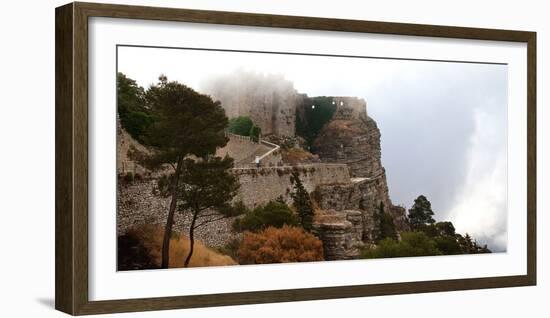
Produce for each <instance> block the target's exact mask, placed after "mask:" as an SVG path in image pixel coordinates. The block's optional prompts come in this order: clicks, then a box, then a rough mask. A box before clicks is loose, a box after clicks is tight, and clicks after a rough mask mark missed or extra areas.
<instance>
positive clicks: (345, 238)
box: [314, 210, 365, 261]
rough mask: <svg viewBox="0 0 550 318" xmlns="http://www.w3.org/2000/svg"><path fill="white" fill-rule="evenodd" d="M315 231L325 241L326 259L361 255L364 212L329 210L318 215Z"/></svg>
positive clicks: (324, 251)
mask: <svg viewBox="0 0 550 318" xmlns="http://www.w3.org/2000/svg"><path fill="white" fill-rule="evenodd" d="M314 227H315V231H316V232H317V233H318V235H319V237H320V239H321V241H323V253H324V256H325V260H327V261H331V260H343V259H354V258H358V257H359V253H360V251H361V247H363V246H364V245H365V244H364V243H363V238H362V236H363V218H362V212H361V211H357V210H344V211H335V210H327V211H324V212H323V213H322V214H321V215H317V216H316V222H315V223H314Z"/></svg>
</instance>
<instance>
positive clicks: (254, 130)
mask: <svg viewBox="0 0 550 318" xmlns="http://www.w3.org/2000/svg"><path fill="white" fill-rule="evenodd" d="M261 133H262V130H261V129H260V127H258V126H256V125H252V127H250V132H249V134H248V135H249V136H250V139H252V141H255V142H258V141H260V134H261Z"/></svg>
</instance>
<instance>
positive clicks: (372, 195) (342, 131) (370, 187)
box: [313, 98, 409, 243]
mask: <svg viewBox="0 0 550 318" xmlns="http://www.w3.org/2000/svg"><path fill="white" fill-rule="evenodd" d="M335 100H336V102H337V108H336V111H335V113H334V115H333V118H332V120H331V121H329V122H328V123H327V124H326V125H325V126H324V127H323V129H322V130H321V132H320V133H319V135H318V136H317V138H316V139H315V141H314V143H313V151H314V152H315V153H316V154H318V155H319V158H320V159H321V161H323V162H331V163H344V164H346V165H348V166H349V169H350V175H351V176H352V179H351V180H352V182H351V183H350V184H328V185H321V186H319V187H317V189H316V191H315V193H314V196H315V199H316V201H317V202H318V204H319V206H320V208H321V209H334V210H346V209H348V210H349V209H356V210H360V211H364V212H363V226H364V228H363V241H365V242H371V243H372V242H373V240H374V239H375V237H374V233H375V232H376V230H377V226H378V225H377V224H375V223H376V222H375V221H374V215H375V213H378V211H379V209H380V206H383V207H384V212H386V213H389V214H390V215H391V216H392V218H393V221H394V224H395V226H396V229H397V230H398V231H406V230H408V229H409V227H408V223H407V219H406V214H405V209H404V208H402V207H398V206H394V205H393V204H392V202H391V200H390V196H389V193H388V184H387V181H386V171H385V169H384V167H383V166H382V162H381V149H380V137H381V136H380V130H379V129H378V127H377V125H376V122H375V121H374V120H373V119H372V118H370V117H368V116H367V109H366V103H365V102H364V101H363V100H362V99H357V98H339V99H335Z"/></svg>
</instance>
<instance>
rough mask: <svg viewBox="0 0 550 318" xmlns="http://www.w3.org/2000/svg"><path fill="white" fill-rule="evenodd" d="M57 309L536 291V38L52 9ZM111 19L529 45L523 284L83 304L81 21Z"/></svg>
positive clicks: (120, 9) (153, 11)
mask: <svg viewBox="0 0 550 318" xmlns="http://www.w3.org/2000/svg"><path fill="white" fill-rule="evenodd" d="M55 15H56V31H55V32H56V57H55V59H56V60H55V66H56V84H55V95H56V103H55V105H56V108H55V111H56V117H55V127H56V128H55V129H56V143H55V147H56V152H55V154H56V168H55V169H56V171H55V174H56V189H55V191H56V200H55V202H56V219H55V227H56V229H55V236H56V238H55V240H56V241H55V244H56V255H55V259H56V266H55V275H56V277H55V285H56V286H55V307H56V309H58V310H60V311H63V312H66V313H69V314H72V315H85V314H101V313H114V312H130V311H148V310H164V309H177V308H194V307H207V306H224V305H240V304H255V303H271V302H286V301H302V300H314V299H330V298H347V297H363V296H377V295H393V294H408V293H426V292H439V291H452V290H465V289H482V288H497V287H512V286H529V285H535V284H536V33H534V32H524V31H508V30H494V29H478V28H464V27H451V26H434V25H420V24H402V23H388V22H371V21H357V20H340V19H327V18H312V17H296V16H281V15H266V14H250V13H237V12H216V11H200V10H186V9H169V8H158V7H144V6H125V5H110V4H97V3H80V2H75V3H70V4H67V5H65V6H62V7H59V8H57V9H56V12H55ZM90 17H111V18H119V19H144V20H162V21H180V22H196V23H211V24H219V25H239V26H260V27H269V28H289V29H310V30H324V31H343V32H364V33H378V34H392V35H408V36H420V37H441V38H455V39H477V40H494V41H509V42H522V43H526V44H527V56H526V59H527V68H528V70H527V154H526V156H527V206H526V207H525V208H526V209H527V255H525V257H526V259H527V274H526V275H520V276H503V277H483V278H468V279H450V280H438V281H418V282H406V283H389V284H374V285H354V286H338V287H335V286H332V287H331V286H328V287H321V288H303V289H292V290H272V291H258V292H237V293H225V294H206V295H194V296H174V297H158V298H146V299H115V300H105V301H90V300H89V297H88V286H89V276H88V203H89V202H88V97H89V96H88V67H89V63H88V61H89V60H88V19H89V18H90Z"/></svg>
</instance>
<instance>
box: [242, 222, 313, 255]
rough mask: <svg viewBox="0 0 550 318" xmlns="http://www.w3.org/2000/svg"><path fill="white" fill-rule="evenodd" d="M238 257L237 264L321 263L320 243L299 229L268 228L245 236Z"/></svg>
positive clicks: (284, 227)
mask: <svg viewBox="0 0 550 318" xmlns="http://www.w3.org/2000/svg"><path fill="white" fill-rule="evenodd" d="M238 256H239V263H240V264H270V263H288V262H311V261H322V260H323V243H322V242H321V241H320V240H319V239H318V238H316V237H315V236H314V235H312V234H310V233H307V232H305V231H304V230H303V229H302V228H299V227H292V226H287V225H285V226H283V227H282V228H274V227H268V228H267V229H265V230H264V231H261V232H259V233H252V232H245V233H244V236H243V240H242V242H241V245H240V247H239V251H238Z"/></svg>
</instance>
